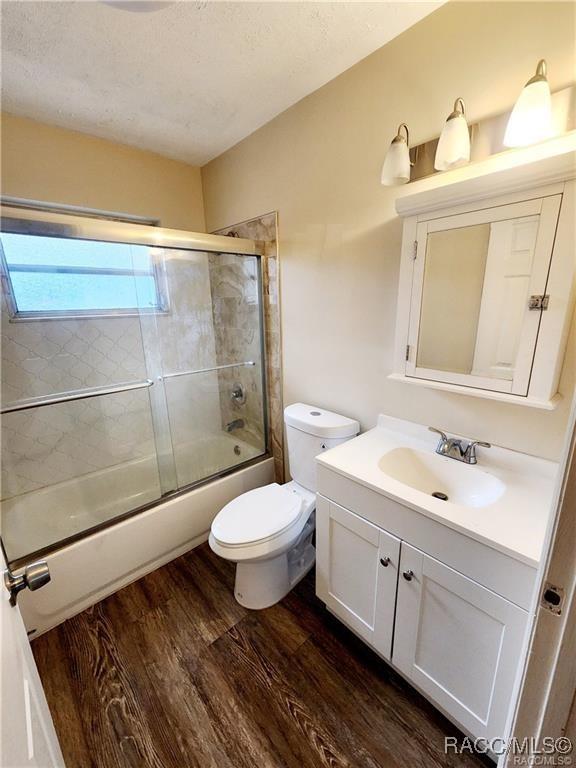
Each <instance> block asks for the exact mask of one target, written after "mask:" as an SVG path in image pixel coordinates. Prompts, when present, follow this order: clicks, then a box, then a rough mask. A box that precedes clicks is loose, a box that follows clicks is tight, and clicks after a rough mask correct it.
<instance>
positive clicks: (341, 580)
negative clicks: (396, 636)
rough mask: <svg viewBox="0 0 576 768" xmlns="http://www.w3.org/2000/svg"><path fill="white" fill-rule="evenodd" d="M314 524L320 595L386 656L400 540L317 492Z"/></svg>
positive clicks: (390, 632)
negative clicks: (318, 494)
mask: <svg viewBox="0 0 576 768" xmlns="http://www.w3.org/2000/svg"><path fill="white" fill-rule="evenodd" d="M316 528H317V536H316V591H317V594H318V597H320V599H321V600H323V601H324V602H325V603H326V606H327V607H328V608H329V609H330V611H332V613H334V614H335V615H336V616H338V618H339V619H341V620H342V621H343V622H344V623H345V624H347V625H348V626H349V627H350V629H352V630H353V631H354V632H355V633H356V634H358V635H359V636H360V637H362V638H363V639H364V640H366V642H368V643H370V645H371V646H372V647H373V648H375V649H376V650H377V651H378V652H379V653H380V654H381V655H382V656H383V657H384V658H386V659H390V655H391V650H392V632H393V628H394V610H395V604H396V586H397V581H398V566H399V560H400V540H399V539H397V538H396V537H395V536H392V535H391V534H389V533H387V532H386V531H382V530H380V529H379V528H377V527H376V526H375V525H373V524H372V523H369V522H368V521H367V520H364V519H362V518H361V517H358V515H355V514H354V513H352V512H349V511H348V510H347V509H344V508H343V507H340V506H339V505H338V504H334V503H333V502H329V501H327V500H326V499H323V498H322V497H321V496H319V497H318V503H317V507H316Z"/></svg>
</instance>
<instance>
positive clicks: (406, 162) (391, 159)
mask: <svg viewBox="0 0 576 768" xmlns="http://www.w3.org/2000/svg"><path fill="white" fill-rule="evenodd" d="M409 181H410V152H409V150H408V142H407V141H406V139H405V138H404V137H403V136H400V135H398V136H396V137H395V138H394V140H393V141H392V144H390V148H389V149H388V152H387V153H386V157H385V158H384V164H383V165H382V175H381V177H380V182H381V183H382V184H383V185H384V186H387V187H393V186H396V185H397V184H406V183H407V182H409Z"/></svg>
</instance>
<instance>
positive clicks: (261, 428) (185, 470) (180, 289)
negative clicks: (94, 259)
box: [141, 249, 266, 488]
mask: <svg viewBox="0 0 576 768" xmlns="http://www.w3.org/2000/svg"><path fill="white" fill-rule="evenodd" d="M157 258H159V259H161V261H162V273H163V274H164V276H165V279H166V285H167V294H168V295H169V297H170V309H169V312H168V313H167V314H165V315H162V316H159V315H156V316H152V315H150V316H144V315H143V316H142V317H141V324H142V329H143V335H144V339H145V347H146V348H147V349H149V350H151V355H153V352H152V350H156V351H157V352H158V353H159V355H158V356H159V360H155V361H154V363H152V364H153V365H154V366H158V365H159V366H160V369H161V370H160V371H159V372H158V373H159V376H160V377H161V379H162V381H163V389H164V392H165V397H166V408H167V418H168V424H169V431H170V437H171V444H172V450H173V458H174V471H175V476H176V485H177V487H178V488H183V487H185V486H187V485H190V484H193V483H196V482H198V481H200V480H203V479H205V478H208V477H211V476H214V475H218V474H221V473H222V472H224V471H226V470H229V469H230V468H232V467H234V466H236V465H238V464H242V463H244V462H246V461H249V460H250V459H253V458H256V457H257V456H260V455H262V454H264V453H265V451H266V425H265V404H264V394H263V393H264V374H263V355H262V348H263V344H262V316H261V284H260V269H259V267H260V265H259V260H258V258H257V257H256V256H247V255H238V254H233V253H208V252H202V251H190V250H183V249H163V252H162V253H161V254H160V252H158V253H157Z"/></svg>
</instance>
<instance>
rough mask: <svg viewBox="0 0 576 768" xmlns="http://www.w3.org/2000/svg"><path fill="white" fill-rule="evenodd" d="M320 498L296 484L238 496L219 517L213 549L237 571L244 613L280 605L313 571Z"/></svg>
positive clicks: (214, 526) (238, 594)
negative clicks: (314, 514)
mask: <svg viewBox="0 0 576 768" xmlns="http://www.w3.org/2000/svg"><path fill="white" fill-rule="evenodd" d="M315 506H316V496H315V494H313V493H311V492H310V491H308V490H307V489H306V488H302V487H301V486H299V485H298V484H297V483H295V482H290V483H287V484H286V485H278V483H271V484H270V485H265V486H264V487H263V488H256V489H255V490H253V491H248V492H247V493H243V494H242V495H241V496H238V497H237V498H236V499H234V500H233V501H231V502H230V503H229V504H227V505H226V506H225V507H224V508H223V509H222V510H221V511H220V512H219V513H218V515H217V516H216V518H215V519H214V522H213V523H212V528H211V531H210V539H209V542H210V547H211V548H212V550H213V551H214V552H215V553H216V554H217V555H220V557H223V558H224V559H225V560H232V561H233V562H235V563H236V564H237V565H236V583H235V586H234V596H235V597H236V600H237V601H238V602H239V603H240V605H243V606H244V607H245V608H268V607H269V606H270V605H274V603H277V602H278V600H281V599H282V598H283V597H284V596H285V595H286V594H288V592H289V591H290V590H291V589H292V587H294V586H295V585H296V584H297V583H298V582H299V581H300V579H302V578H303V576H305V575H306V574H307V573H308V571H309V570H310V568H311V567H312V566H313V565H314V559H315V551H314V547H313V546H312V534H313V533H314V516H313V512H314V509H315Z"/></svg>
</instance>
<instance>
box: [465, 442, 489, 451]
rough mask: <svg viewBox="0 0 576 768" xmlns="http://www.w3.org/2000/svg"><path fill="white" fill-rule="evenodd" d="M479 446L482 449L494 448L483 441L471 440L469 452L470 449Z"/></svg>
mask: <svg viewBox="0 0 576 768" xmlns="http://www.w3.org/2000/svg"><path fill="white" fill-rule="evenodd" d="M477 445H479V446H480V448H492V444H491V443H485V442H484V441H483V440H471V441H470V442H469V443H468V450H470V448H476V446H477Z"/></svg>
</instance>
